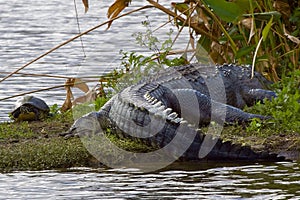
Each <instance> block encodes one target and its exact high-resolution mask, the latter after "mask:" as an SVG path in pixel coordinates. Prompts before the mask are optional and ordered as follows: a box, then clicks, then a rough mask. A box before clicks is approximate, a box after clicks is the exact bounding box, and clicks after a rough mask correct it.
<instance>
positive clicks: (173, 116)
mask: <svg viewBox="0 0 300 200" xmlns="http://www.w3.org/2000/svg"><path fill="white" fill-rule="evenodd" d="M177 116H178V115H177V113H176V112H172V113H171V114H169V115H168V117H167V118H168V119H170V120H172V119H175V118H176V117H177Z"/></svg>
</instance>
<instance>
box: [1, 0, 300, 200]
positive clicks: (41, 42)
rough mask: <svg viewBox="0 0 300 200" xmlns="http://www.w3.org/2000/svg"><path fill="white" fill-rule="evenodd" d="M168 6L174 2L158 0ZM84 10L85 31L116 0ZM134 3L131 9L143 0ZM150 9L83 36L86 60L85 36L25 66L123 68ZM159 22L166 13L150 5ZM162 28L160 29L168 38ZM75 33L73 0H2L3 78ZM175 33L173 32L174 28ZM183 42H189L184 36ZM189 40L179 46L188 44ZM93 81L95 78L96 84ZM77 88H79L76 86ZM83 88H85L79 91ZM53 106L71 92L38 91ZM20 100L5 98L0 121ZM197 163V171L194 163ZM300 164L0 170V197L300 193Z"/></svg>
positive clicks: (77, 70) (7, 84)
mask: <svg viewBox="0 0 300 200" xmlns="http://www.w3.org/2000/svg"><path fill="white" fill-rule="evenodd" d="M159 2H160V3H162V4H164V5H167V6H169V4H170V2H169V1H162V0H160V1H159ZM89 3H90V10H89V12H88V13H87V14H84V13H83V10H84V9H83V7H82V5H81V1H80V0H77V7H78V12H79V18H80V27H81V30H83V31H84V30H87V29H89V28H91V27H93V26H95V25H97V24H99V23H101V22H104V21H105V20H106V11H107V9H108V5H109V4H110V3H112V1H108V2H107V1H90V2H89ZM145 3H146V1H141V0H140V1H139V0H136V1H133V2H132V5H131V7H130V8H128V9H127V10H130V9H135V8H137V7H139V6H142V5H143V4H145ZM146 15H149V13H148V12H147V13H146V12H145V11H142V12H139V13H136V14H133V15H130V16H127V17H125V18H122V19H120V20H118V21H116V22H114V23H113V25H112V27H111V28H110V29H109V30H108V31H105V29H106V26H105V27H101V28H100V29H98V30H96V31H95V32H92V33H90V34H88V35H86V36H84V37H83V42H84V48H85V52H86V58H84V56H83V52H82V49H81V43H80V40H76V41H74V42H72V43H70V44H68V45H66V46H64V47H62V48H60V49H59V50H57V51H55V52H54V53H52V54H50V55H48V56H46V57H44V58H43V59H41V60H39V61H38V62H36V63H34V64H32V65H30V66H29V67H27V68H25V69H24V70H22V71H21V72H23V73H38V74H49V75H60V76H65V77H73V76H80V77H82V76H91V75H93V76H95V75H96V76H99V75H101V74H103V73H106V72H107V71H109V70H111V69H113V68H115V67H118V66H119V63H120V57H121V56H120V55H119V50H120V49H123V50H125V51H137V52H145V49H143V48H141V47H140V46H138V45H136V43H135V39H134V38H133V37H132V36H131V35H132V34H133V33H135V32H137V31H145V28H144V27H143V26H142V25H141V23H140V22H141V21H143V20H146ZM149 19H150V20H151V22H152V26H153V28H156V27H157V26H159V25H161V24H162V23H163V22H166V21H167V20H168V18H167V17H166V16H164V15H163V14H161V13H160V11H157V10H153V9H152V10H151V15H150V17H149ZM169 28H170V27H164V28H163V29H161V30H159V31H158V32H156V34H157V35H158V36H159V37H160V38H162V40H164V39H165V38H166V34H165V32H167V31H168V29H169ZM76 34H77V22H76V19H75V12H74V5H73V1H59V0H51V1H46V0H34V1H33V0H26V1H25V0H11V1H9V2H6V1H0V71H1V73H0V78H3V77H4V76H5V75H6V74H4V73H3V72H12V71H14V70H16V69H18V68H19V67H21V66H22V65H24V64H26V63H27V62H29V61H30V60H32V59H34V58H36V57H37V56H39V55H41V54H42V53H44V52H46V51H47V50H49V49H51V48H52V47H54V46H56V45H57V44H59V43H61V42H63V41H65V40H67V39H69V38H71V37H73V36H74V35H76ZM174 35H175V34H174ZM180 41H183V40H180ZM185 45H186V41H183V42H181V43H177V44H176V46H175V47H176V49H184V48H185ZM64 81H65V79H59V78H51V77H50V78H47V77H40V76H37V77H32V76H22V75H14V76H13V77H11V78H9V79H8V80H6V81H4V82H2V83H0V86H1V87H0V99H1V98H5V97H8V96H12V95H17V94H20V93H24V92H28V91H32V90H37V89H42V88H46V87H51V86H55V85H60V84H63V83H64ZM93 84H95V83H91V84H90V87H92V86H93ZM77 92H78V93H79V91H77ZM79 94H80V93H79ZM36 95H38V96H40V97H42V98H44V99H45V100H46V101H47V102H48V103H49V102H50V103H49V104H50V105H52V104H54V103H57V104H59V105H61V104H62V102H63V101H64V98H65V91H64V90H63V89H62V88H60V89H56V90H49V91H46V92H45V91H44V92H39V93H37V94H36ZM15 100H16V98H13V99H8V100H5V101H0V108H1V109H0V121H5V120H8V113H9V112H10V111H11V109H12V107H13V103H14V102H15ZM191 167H193V169H191ZM299 168H300V164H299V163H293V162H285V163H272V164H269V165H262V164H252V165H244V166H240V165H238V164H236V165H231V166H230V165H225V164H224V163H219V164H213V165H209V166H202V167H199V166H198V165H197V164H195V163H194V164H188V165H185V164H180V167H178V166H173V167H172V168H168V169H165V170H163V171H158V172H152V173H147V174H142V173H140V172H139V171H138V170H136V169H104V168H101V169H85V168H84V169H83V168H81V169H65V170H64V171H33V172H14V173H6V174H0V199H87V198H90V199H140V198H143V199H300V192H299V191H300V169H299Z"/></svg>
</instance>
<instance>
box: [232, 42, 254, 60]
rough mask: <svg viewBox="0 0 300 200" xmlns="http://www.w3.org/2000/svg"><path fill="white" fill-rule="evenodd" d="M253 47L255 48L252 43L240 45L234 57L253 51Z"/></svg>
mask: <svg viewBox="0 0 300 200" xmlns="http://www.w3.org/2000/svg"><path fill="white" fill-rule="evenodd" d="M254 49H255V46H254V45H252V46H246V47H242V48H240V49H239V50H238V51H237V53H236V55H235V58H236V59H239V58H241V57H242V56H244V55H247V54H249V53H250V52H251V51H253V50H254Z"/></svg>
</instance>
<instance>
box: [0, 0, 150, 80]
mask: <svg viewBox="0 0 300 200" xmlns="http://www.w3.org/2000/svg"><path fill="white" fill-rule="evenodd" d="M152 7H153V6H151V5H147V6H143V7H141V8H137V9H135V10H132V11H129V12H127V13H124V14H122V15H119V16H117V17H114V18H112V19H110V20H107V21H105V22H103V23H101V24H99V25H97V26H94V27H93V28H91V29H89V30H87V31H85V32H83V33H81V34H78V35H76V36H75V37H73V38H71V39H69V40H67V41H65V42H63V43H61V44H59V45H57V46H56V47H54V48H52V49H50V50H49V51H47V52H46V53H44V54H42V55H40V56H39V57H37V58H35V59H33V60H32V61H30V62H28V63H26V64H25V65H23V66H22V67H20V68H19V69H17V70H15V71H14V72H12V73H10V74H9V75H7V76H5V77H4V78H3V79H1V80H0V83H1V82H3V81H5V80H6V79H8V78H9V77H11V76H12V75H14V74H16V73H17V72H19V71H21V70H22V69H24V68H25V67H27V66H29V65H31V64H32V63H34V62H36V61H38V60H39V59H41V58H43V57H44V56H46V55H48V54H50V53H52V52H53V51H55V50H57V49H59V48H60V47H62V46H64V45H66V44H68V43H70V42H72V41H73V40H75V39H77V38H79V37H81V36H82V35H85V34H88V33H89V32H92V31H94V30H95V29H97V28H100V27H101V26H104V25H106V24H108V23H110V22H113V21H114V20H116V19H119V18H121V17H124V16H126V15H129V14H131V13H134V12H138V11H140V10H144V9H147V8H152Z"/></svg>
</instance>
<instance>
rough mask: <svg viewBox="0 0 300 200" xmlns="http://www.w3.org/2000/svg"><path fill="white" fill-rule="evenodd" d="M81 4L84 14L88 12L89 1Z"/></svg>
mask: <svg viewBox="0 0 300 200" xmlns="http://www.w3.org/2000/svg"><path fill="white" fill-rule="evenodd" d="M82 3H83V5H84V12H85V13H86V12H87V11H88V10H89V1H88V0H82Z"/></svg>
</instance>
